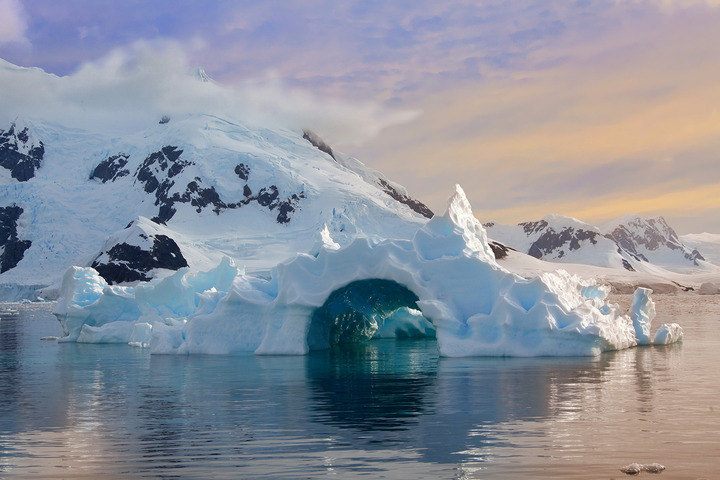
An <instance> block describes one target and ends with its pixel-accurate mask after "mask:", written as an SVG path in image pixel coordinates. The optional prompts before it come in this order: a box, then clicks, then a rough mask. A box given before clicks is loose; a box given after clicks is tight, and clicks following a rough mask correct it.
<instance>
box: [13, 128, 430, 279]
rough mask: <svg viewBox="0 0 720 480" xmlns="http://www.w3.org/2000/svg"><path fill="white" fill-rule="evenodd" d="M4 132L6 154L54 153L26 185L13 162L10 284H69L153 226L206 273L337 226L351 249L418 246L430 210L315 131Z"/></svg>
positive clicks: (286, 253)
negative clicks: (74, 273) (68, 273)
mask: <svg viewBox="0 0 720 480" xmlns="http://www.w3.org/2000/svg"><path fill="white" fill-rule="evenodd" d="M19 132H25V133H23V134H22V135H19ZM2 135H5V136H6V137H7V138H10V140H9V141H8V142H6V143H7V144H8V145H10V147H7V146H6V148H5V150H0V154H1V152H3V151H7V152H11V153H10V154H9V155H11V156H14V157H13V158H15V157H17V155H15V153H12V152H15V149H16V148H15V147H16V145H20V146H21V147H19V148H17V150H18V152H19V153H20V154H24V155H26V156H27V155H28V154H29V153H30V152H32V151H33V150H32V149H33V148H38V146H40V145H41V146H42V148H43V152H42V155H39V154H38V155H35V157H32V158H29V160H28V159H26V160H25V161H26V163H27V162H30V164H31V165H33V166H34V169H33V171H32V175H21V177H22V178H15V177H17V175H15V176H13V172H14V170H12V169H8V165H9V163H8V164H0V167H2V168H0V184H1V185H2V187H3V188H2V191H1V192H0V208H3V209H5V210H0V222H2V227H0V233H2V232H7V234H6V235H4V236H3V235H0V240H2V239H3V238H5V237H7V238H6V241H5V242H4V243H7V244H8V245H10V247H8V246H7V245H4V244H3V245H2V246H0V248H4V249H5V250H7V251H9V250H10V249H11V248H13V249H14V250H13V251H17V250H19V249H20V248H16V247H18V246H20V247H26V248H25V249H24V251H23V252H22V255H17V254H14V258H13V260H17V262H16V265H14V266H12V267H11V268H7V269H6V270H4V271H3V272H2V274H0V284H6V285H30V284H32V285H35V284H45V285H47V284H49V283H53V282H57V281H59V279H60V278H61V275H62V273H63V272H64V271H65V269H66V268H67V267H68V266H70V265H90V264H91V263H92V262H93V261H95V260H96V259H97V257H98V255H99V254H100V253H101V252H104V253H105V254H107V252H108V249H109V248H112V246H108V245H106V240H107V239H108V237H109V236H111V235H113V236H115V237H117V236H118V235H120V236H123V235H126V234H127V232H125V233H122V232H123V230H124V229H125V227H127V226H128V224H129V223H130V222H132V221H133V220H135V219H136V218H138V217H144V218H145V220H143V221H142V224H143V228H144V229H145V230H151V231H157V230H158V229H162V230H163V233H162V234H161V235H164V236H167V237H168V238H170V239H172V240H173V241H174V242H175V243H176V244H177V245H178V246H179V248H180V250H181V254H182V256H183V258H184V259H185V260H186V262H187V264H188V265H189V266H190V267H191V268H192V269H195V270H197V269H207V268H209V267H210V266H211V265H216V264H217V263H218V262H219V260H220V259H221V258H222V257H223V256H227V257H230V258H232V259H234V260H235V261H236V262H237V263H238V264H239V265H246V266H247V267H248V268H251V269H269V268H270V267H272V266H273V265H275V264H277V263H278V262H280V261H282V260H284V259H286V258H288V257H290V256H292V255H294V254H295V253H297V252H306V251H309V250H310V249H311V248H312V246H313V245H314V243H315V241H316V240H317V235H318V232H319V231H320V230H322V229H323V228H324V226H327V228H328V229H329V232H330V233H331V235H332V238H333V239H334V240H335V241H336V242H338V243H339V244H340V245H344V244H347V243H348V242H349V241H351V240H352V239H353V238H355V237H356V236H358V235H359V236H366V237H368V238H375V239H379V238H386V237H388V236H390V237H392V238H409V237H410V235H411V234H412V233H413V232H414V231H415V230H416V228H417V226H418V225H420V224H421V223H422V222H423V221H424V220H425V218H426V216H427V215H428V213H427V212H429V210H428V211H427V212H424V211H423V208H424V209H427V207H424V205H422V204H421V203H420V202H417V201H414V200H413V199H412V198H411V197H410V196H409V195H408V194H407V192H406V191H405V190H404V189H403V188H402V187H400V186H399V185H397V184H394V183H393V182H391V181H390V180H388V179H386V178H385V177H383V176H382V175H381V174H380V173H378V172H376V171H374V170H371V169H368V168H366V167H364V166H363V165H362V164H361V163H360V162H358V161H356V160H354V159H349V158H347V157H345V156H341V155H340V154H335V157H337V158H339V159H340V160H337V159H336V158H334V157H333V156H331V155H328V154H327V153H325V152H323V151H321V150H320V149H318V148H317V147H316V146H314V145H313V143H311V142H310V141H308V140H307V139H306V138H304V137H303V133H302V132H296V131H291V130H282V129H279V130H278V129H276V130H270V129H264V128H259V127H253V128H250V127H248V126H246V125H243V124H241V123H238V122H233V121H230V120H227V119H222V118H218V117H215V116H212V115H192V116H191V115H188V116H185V117H182V118H172V119H170V120H169V122H166V123H159V122H158V119H154V120H152V122H148V125H147V126H146V127H145V128H143V129H141V130H140V131H138V132H137V133H134V134H128V135H124V136H118V137H114V136H110V135H107V134H103V133H96V132H88V131H80V130H73V129H67V128H64V127H62V126H59V125H53V124H50V123H47V122H42V121H39V120H30V119H27V120H22V119H18V120H16V121H15V122H14V123H12V124H10V125H6V126H0V138H5V137H2ZM21 137H22V138H21ZM26 137H27V141H26V142H25V144H23V142H22V139H25V138H26ZM23 145H24V146H23ZM23 158H24V157H23ZM21 160H22V159H21ZM16 163H17V162H16ZM13 168H15V167H13ZM16 170H17V169H16ZM26 170H27V169H26ZM23 171H25V170H23ZM418 211H419V212H422V213H418ZM18 212H19V213H18ZM15 217H17V218H15ZM153 222H154V223H153ZM151 224H152V225H151ZM139 234H140V232H135V239H134V241H135V243H134V245H136V246H137V245H138V244H139V243H138V242H139V240H140V237H138V236H137V235H139ZM116 240H117V239H116ZM115 243H117V241H115ZM128 245H133V243H132V242H130V244H128ZM8 257H9V255H8ZM125 261H126V262H127V259H126V260H125ZM7 263H8V264H10V263H12V262H10V261H8V262H7ZM154 273H155V272H151V273H150V276H152V274H154Z"/></svg>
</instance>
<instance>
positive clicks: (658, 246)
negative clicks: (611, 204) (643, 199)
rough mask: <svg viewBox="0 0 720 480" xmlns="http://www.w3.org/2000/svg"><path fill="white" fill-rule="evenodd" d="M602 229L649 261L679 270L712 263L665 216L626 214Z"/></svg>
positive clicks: (624, 247)
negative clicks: (679, 236) (647, 216)
mask: <svg viewBox="0 0 720 480" xmlns="http://www.w3.org/2000/svg"><path fill="white" fill-rule="evenodd" d="M600 230H601V231H602V232H603V233H604V234H605V235H606V236H607V237H608V238H611V239H612V240H614V241H615V243H617V244H618V246H619V247H620V248H622V249H623V250H625V251H626V252H628V253H630V254H632V255H634V256H636V257H638V258H640V259H641V260H643V261H645V262H649V263H652V264H654V265H657V266H660V267H663V268H666V269H669V270H673V271H678V272H690V271H693V270H697V269H698V267H700V268H703V267H705V268H707V267H709V265H708V264H707V262H705V258H703V256H702V254H701V253H700V252H699V251H697V250H693V249H691V248H688V247H687V246H686V245H684V244H683V243H682V241H680V239H679V238H678V235H677V233H675V230H673V229H672V228H671V227H670V225H668V224H667V222H666V221H665V219H664V218H663V217H654V218H643V217H640V216H639V215H625V216H623V217H620V218H617V219H615V220H612V221H610V222H608V223H606V224H604V225H602V226H601V228H600Z"/></svg>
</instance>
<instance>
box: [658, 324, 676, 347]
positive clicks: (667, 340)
mask: <svg viewBox="0 0 720 480" xmlns="http://www.w3.org/2000/svg"><path fill="white" fill-rule="evenodd" d="M682 338H683V329H682V327H681V326H680V325H678V324H677V323H669V324H668V323H665V324H663V325H661V326H660V328H658V330H657V332H655V338H654V339H653V343H654V344H655V345H669V344H671V343H675V342H679V341H680V340H682Z"/></svg>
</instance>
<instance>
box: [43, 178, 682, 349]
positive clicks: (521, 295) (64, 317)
mask: <svg viewBox="0 0 720 480" xmlns="http://www.w3.org/2000/svg"><path fill="white" fill-rule="evenodd" d="M328 237H329V234H328V232H327V231H323V233H322V236H321V241H319V242H317V243H316V245H315V246H314V247H313V249H312V250H313V251H312V252H311V253H310V254H298V255H297V256H295V257H294V258H292V259H290V260H288V261H285V262H283V263H280V264H278V265H277V266H275V267H274V268H273V269H272V271H271V273H270V275H269V276H255V275H251V274H247V273H245V272H244V271H243V270H241V269H238V268H237V267H235V266H234V264H233V262H232V261H230V260H229V259H226V260H224V261H223V262H222V263H221V264H220V265H219V266H218V267H217V268H215V269H214V270H212V271H209V272H205V273H190V271H189V269H187V268H182V269H180V270H178V271H177V272H176V273H175V274H173V275H171V276H169V277H166V278H164V279H161V280H152V281H150V282H145V283H139V284H137V285H136V286H134V287H132V286H112V285H108V284H107V283H106V282H105V280H104V279H103V278H102V277H100V276H99V275H98V273H97V272H96V271H95V270H93V269H92V268H80V267H72V268H70V269H69V270H68V271H67V272H66V273H65V275H64V278H63V282H62V289H61V298H60V300H59V301H58V303H57V307H56V312H55V313H56V316H57V317H58V319H59V320H60V322H61V324H62V327H63V331H64V334H65V337H64V339H63V340H64V341H77V342H92V343H104V342H106V343H132V344H134V345H141V346H148V347H149V348H150V349H151V351H152V352H153V353H210V354H234V353H243V352H254V353H255V354H292V355H302V354H306V353H308V352H309V351H310V350H313V349H322V348H327V347H329V346H330V345H331V344H334V343H343V342H348V341H362V340H364V339H370V338H373V337H380V336H382V337H388V336H390V337H392V336H397V337H402V336H433V335H434V336H436V338H437V344H438V348H439V350H440V353H441V354H442V355H445V356H484V355H487V356H543V355H585V356H589V355H597V354H600V353H601V352H603V351H608V350H617V349H623V348H628V347H632V346H635V345H638V344H639V343H649V340H648V338H649V337H648V336H649V328H650V322H651V320H652V316H653V315H654V309H653V308H652V306H653V304H652V300H650V298H649V293H650V292H649V291H642V292H641V293H639V294H638V296H636V302H635V303H634V306H633V310H632V312H631V316H632V318H631V316H628V315H626V314H623V313H622V312H621V311H620V308H619V307H618V306H617V305H612V304H609V303H608V302H607V301H606V297H607V294H608V289H607V288H606V287H602V286H598V285H596V284H595V283H594V282H593V281H585V280H581V279H579V278H578V277H575V276H570V275H569V274H567V273H566V272H564V271H559V272H557V273H552V274H544V275H542V276H541V277H538V278H534V279H525V278H522V277H520V276H518V275H515V274H512V273H510V272H508V271H506V270H505V269H504V268H502V267H500V266H499V265H498V264H497V262H496V261H495V257H494V255H493V253H492V250H491V249H490V246H489V245H488V240H487V236H486V233H485V230H484V228H483V227H482V225H481V224H480V223H479V222H478V221H477V220H476V219H475V218H474V216H473V215H472V210H471V208H470V204H469V203H468V201H467V198H466V197H465V194H464V192H463V191H462V189H461V188H460V187H459V186H458V187H456V191H455V192H454V194H453V195H452V197H451V198H450V200H449V203H448V207H447V210H446V211H445V213H444V214H443V215H436V216H434V217H433V218H432V219H430V220H428V221H427V222H426V223H425V224H424V225H421V226H420V227H419V228H418V229H417V231H416V232H415V234H414V236H413V237H412V239H411V240H404V239H384V240H373V239H369V238H363V237H359V238H356V239H355V240H354V241H352V242H351V243H349V244H347V245H345V246H342V247H339V248H338V245H337V244H334V243H333V242H332V239H330V238H328ZM645 327H647V332H646V329H645ZM638 332H642V333H641V335H640V337H638ZM646 334H647V336H646ZM681 336H682V329H681V328H680V327H679V326H677V325H675V324H673V325H667V326H663V327H661V331H659V333H658V334H657V335H656V341H657V343H663V344H665V343H671V342H674V341H677V340H679V339H680V338H681Z"/></svg>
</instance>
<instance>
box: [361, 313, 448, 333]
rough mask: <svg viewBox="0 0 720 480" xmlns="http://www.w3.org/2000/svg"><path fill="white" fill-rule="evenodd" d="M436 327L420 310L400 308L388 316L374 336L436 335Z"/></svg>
mask: <svg viewBox="0 0 720 480" xmlns="http://www.w3.org/2000/svg"><path fill="white" fill-rule="evenodd" d="M434 336H435V327H433V324H432V322H430V320H428V319H427V318H425V317H423V314H422V312H421V311H420V310H415V309H414V308H408V307H402V308H398V309H397V310H395V311H394V312H392V313H391V314H390V316H389V317H387V318H386V319H385V320H384V321H383V323H382V325H381V326H380V328H378V330H377V331H376V332H375V334H374V335H373V338H418V337H434Z"/></svg>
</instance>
